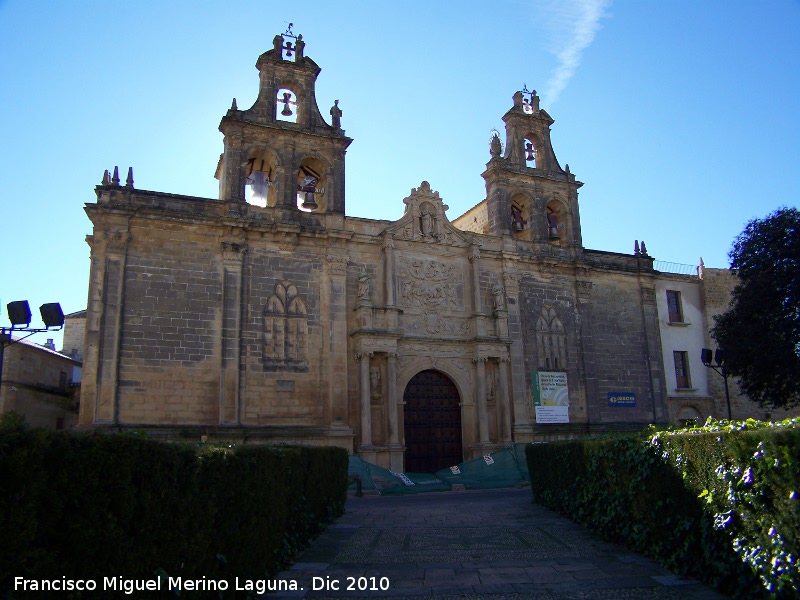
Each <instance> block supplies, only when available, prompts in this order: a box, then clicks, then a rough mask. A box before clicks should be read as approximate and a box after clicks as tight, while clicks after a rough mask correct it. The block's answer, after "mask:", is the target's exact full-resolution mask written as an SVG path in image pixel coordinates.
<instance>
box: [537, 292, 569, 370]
mask: <svg viewBox="0 0 800 600" xmlns="http://www.w3.org/2000/svg"><path fill="white" fill-rule="evenodd" d="M536 350H537V354H538V359H539V369H541V370H544V371H565V370H566V368H567V335H566V333H565V332H564V325H563V324H562V323H561V320H560V319H559V318H558V316H557V315H556V309H555V308H553V306H552V305H550V304H545V305H544V306H543V307H542V313H541V315H539V319H538V320H537V321H536Z"/></svg>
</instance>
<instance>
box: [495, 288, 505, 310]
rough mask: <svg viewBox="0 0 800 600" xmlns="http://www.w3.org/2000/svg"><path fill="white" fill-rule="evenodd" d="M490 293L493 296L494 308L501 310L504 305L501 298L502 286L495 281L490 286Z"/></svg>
mask: <svg viewBox="0 0 800 600" xmlns="http://www.w3.org/2000/svg"><path fill="white" fill-rule="evenodd" d="M492 295H493V296H494V307H495V309H496V310H502V309H504V308H505V307H506V303H505V300H504V299H503V286H502V285H500V284H499V283H495V284H494V285H493V286H492Z"/></svg>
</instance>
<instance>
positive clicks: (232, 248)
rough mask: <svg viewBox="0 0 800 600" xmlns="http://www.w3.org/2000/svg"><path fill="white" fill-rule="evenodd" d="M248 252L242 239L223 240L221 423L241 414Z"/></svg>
mask: <svg viewBox="0 0 800 600" xmlns="http://www.w3.org/2000/svg"><path fill="white" fill-rule="evenodd" d="M245 252H246V250H245V246H244V243H243V239H242V240H240V241H239V243H234V242H230V241H228V242H222V268H223V277H222V328H221V336H222V346H221V348H222V352H221V354H222V364H221V373H220V394H219V402H220V406H219V423H220V425H225V424H228V425H232V424H237V423H239V421H240V414H239V408H240V406H239V359H240V349H241V343H240V334H241V324H242V262H243V258H244V253H245Z"/></svg>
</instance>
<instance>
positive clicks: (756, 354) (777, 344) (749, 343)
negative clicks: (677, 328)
mask: <svg viewBox="0 0 800 600" xmlns="http://www.w3.org/2000/svg"><path fill="white" fill-rule="evenodd" d="M729 257H730V259H731V269H732V270H733V271H735V272H736V273H737V275H738V278H739V282H738V283H737V285H736V287H734V289H733V292H732V294H731V304H730V308H729V310H728V312H726V313H724V314H722V315H719V316H717V317H714V321H715V325H714V327H713V329H712V330H711V334H712V335H713V336H714V338H715V339H716V341H717V345H718V346H719V347H720V349H721V350H722V352H723V356H724V357H725V368H726V369H727V371H728V373H729V374H730V375H733V376H736V377H739V385H740V387H741V391H742V392H743V393H745V394H747V395H748V396H749V397H750V398H751V399H753V400H755V401H756V402H758V403H759V404H760V405H761V406H764V407H785V408H791V407H794V406H797V405H800V211H798V210H797V209H796V208H785V207H784V208H780V209H778V210H776V211H775V212H773V213H772V214H770V215H768V216H767V217H766V218H764V219H754V220H752V221H750V222H749V223H748V224H747V226H746V227H745V229H744V231H743V232H742V233H741V234H739V236H738V237H737V238H736V240H735V241H734V243H733V248H732V249H731V251H730V253H729Z"/></svg>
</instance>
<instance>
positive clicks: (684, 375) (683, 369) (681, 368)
mask: <svg viewBox="0 0 800 600" xmlns="http://www.w3.org/2000/svg"><path fill="white" fill-rule="evenodd" d="M672 357H673V360H674V361H675V381H676V384H677V387H678V389H681V388H684V389H688V388H690V387H691V385H690V383H689V361H688V357H687V353H686V352H684V351H682V350H680V351H675V352H673V353H672Z"/></svg>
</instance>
